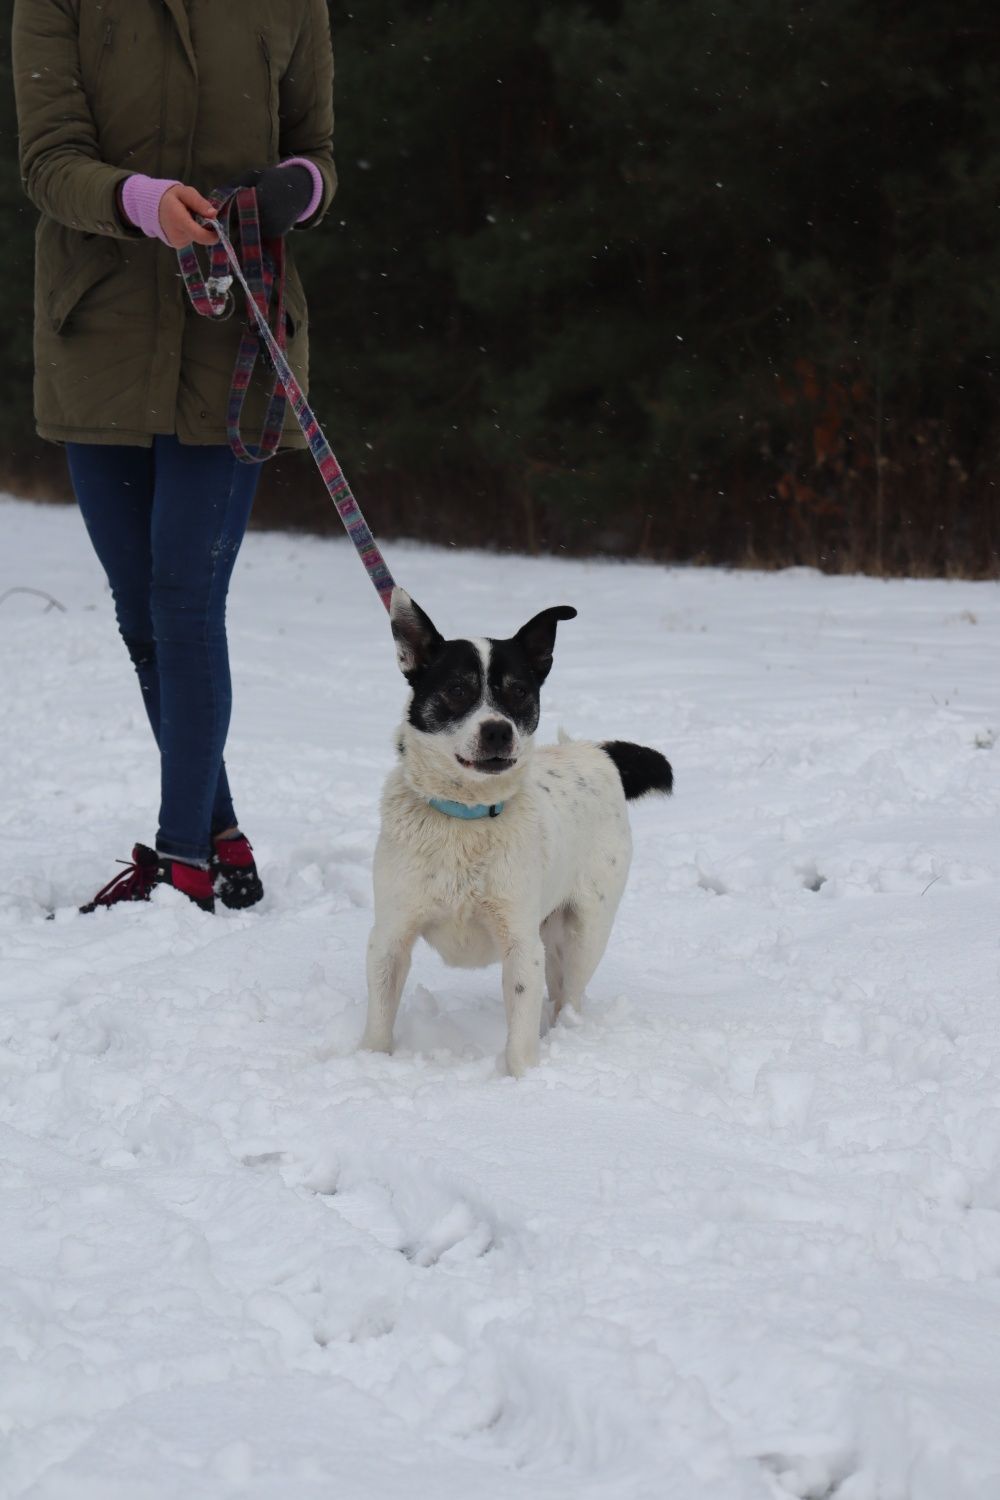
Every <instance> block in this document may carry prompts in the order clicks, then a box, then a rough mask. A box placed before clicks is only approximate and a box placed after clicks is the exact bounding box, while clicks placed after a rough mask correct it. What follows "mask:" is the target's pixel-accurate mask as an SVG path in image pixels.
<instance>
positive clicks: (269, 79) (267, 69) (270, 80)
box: [257, 31, 275, 152]
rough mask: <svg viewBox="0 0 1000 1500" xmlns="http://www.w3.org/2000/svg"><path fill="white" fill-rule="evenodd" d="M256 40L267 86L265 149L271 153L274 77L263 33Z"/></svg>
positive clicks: (273, 145)
mask: <svg viewBox="0 0 1000 1500" xmlns="http://www.w3.org/2000/svg"><path fill="white" fill-rule="evenodd" d="M257 40H258V42H259V43H260V50H261V55H262V56H263V58H264V81H265V83H266V84H267V96H266V98H265V100H264V108H265V109H266V110H267V147H268V150H269V151H272V152H273V151H274V149H275V142H274V116H273V114H272V112H271V93H272V90H273V88H274V75H273V70H272V67H271V47H270V43H269V42H268V40H267V37H266V35H265V34H264V32H263V31H259V32H258V33H257Z"/></svg>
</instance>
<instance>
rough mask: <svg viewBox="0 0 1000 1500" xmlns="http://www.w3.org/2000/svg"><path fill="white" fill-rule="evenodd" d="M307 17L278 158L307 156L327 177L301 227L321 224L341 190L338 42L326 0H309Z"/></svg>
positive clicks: (285, 96) (284, 95)
mask: <svg viewBox="0 0 1000 1500" xmlns="http://www.w3.org/2000/svg"><path fill="white" fill-rule="evenodd" d="M305 9H306V15H305V18H304V20H303V23H302V30H301V32H300V33H299V38H298V41H297V42H296V44H295V50H294V51H293V53H292V56H291V58H290V60H289V63H288V68H287V70H286V72H285V76H284V77H283V78H282V80H281V85H280V105H279V108H280V140H279V143H278V150H279V157H280V159H281V160H282V161H284V160H287V158H288V157H290V156H304V157H307V158H308V160H309V161H311V162H312V163H313V164H314V165H315V166H316V167H317V168H318V170H319V172H320V175H321V176H322V178H323V196H322V198H321V199H320V202H319V207H318V208H317V210H316V212H315V213H314V214H313V216H312V218H311V219H308V220H307V221H306V222H305V224H300V225H299V226H298V227H299V228H300V229H309V228H311V227H312V225H313V224H318V223H319V221H320V219H322V217H323V215H324V214H325V213H326V211H327V209H328V208H329V207H330V200H331V199H332V198H333V195H334V193H335V192H336V190H337V171H336V168H335V167H334V164H333V44H332V42H331V40H330V13H329V11H328V9H327V0H306V6H305Z"/></svg>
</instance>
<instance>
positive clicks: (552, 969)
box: [541, 907, 566, 1016]
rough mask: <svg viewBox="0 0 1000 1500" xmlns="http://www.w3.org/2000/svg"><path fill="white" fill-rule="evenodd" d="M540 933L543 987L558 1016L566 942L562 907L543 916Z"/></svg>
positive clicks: (561, 1002) (560, 1008)
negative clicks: (543, 966) (542, 949)
mask: <svg viewBox="0 0 1000 1500" xmlns="http://www.w3.org/2000/svg"><path fill="white" fill-rule="evenodd" d="M541 935H542V942H543V943H544V945H545V988H546V989H547V990H548V992H549V999H550V1000H551V1001H552V1014H553V1016H558V1014H559V1012H560V1011H561V1010H562V1006H563V953H564V951H565V944H566V926H565V923H564V921H563V909H562V907H557V908H556V910H555V911H554V912H552V913H551V914H550V915H549V916H547V917H546V918H545V921H544V922H543V923H542V929H541Z"/></svg>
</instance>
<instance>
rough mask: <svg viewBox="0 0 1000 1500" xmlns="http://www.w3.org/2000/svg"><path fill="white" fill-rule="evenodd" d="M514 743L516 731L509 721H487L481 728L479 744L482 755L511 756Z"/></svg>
mask: <svg viewBox="0 0 1000 1500" xmlns="http://www.w3.org/2000/svg"><path fill="white" fill-rule="evenodd" d="M513 743H514V729H513V726H512V725H511V724H510V723H509V722H508V720H507V719H486V720H485V721H484V722H483V723H482V724H480V726H479V744H480V747H481V753H482V754H483V755H484V756H489V755H501V756H503V755H509V754H510V750H511V746H512V745H513Z"/></svg>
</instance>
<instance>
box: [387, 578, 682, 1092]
mask: <svg viewBox="0 0 1000 1500" xmlns="http://www.w3.org/2000/svg"><path fill="white" fill-rule="evenodd" d="M575 615H576V610H575V609H573V608H572V607H571V606H570V605H565V604H564V605H557V606H555V607H554V608H551V609H545V610H543V611H542V612H541V614H537V615H535V617H534V618H533V619H531V620H529V621H528V623H527V624H526V625H522V627H521V629H520V630H519V631H518V632H517V633H516V635H514V636H512V637H511V638H510V639H508V640H485V639H476V640H451V641H446V640H444V639H443V638H442V636H441V635H440V634H439V632H438V631H437V629H436V628H435V626H434V625H433V624H432V622H431V620H430V619H429V618H428V617H427V615H426V614H425V613H424V611H423V610H422V609H421V608H420V606H419V605H418V604H416V603H415V602H414V601H413V600H412V599H411V598H410V596H409V595H408V594H407V593H405V592H404V591H403V590H402V589H400V588H396V589H395V590H394V591H393V594H392V598H391V601H390V619H391V624H392V633H393V637H394V639H395V643H396V654H397V659H398V662H399V667H400V670H401V671H402V673H403V676H404V677H405V678H406V681H407V682H408V684H409V686H410V690H411V691H410V697H409V701H408V704H407V710H406V717H405V719H404V722H403V724H402V725H401V727H400V729H399V732H398V736H397V742H396V743H397V749H398V752H399V761H398V764H397V765H396V766H395V768H394V769H393V770H392V772H391V773H390V775H389V777H388V779H387V781H386V784H385V789H384V792H383V796H382V823H381V831H380V834H379V838H378V843H377V846H376V850H375V861H374V886H375V922H374V927H373V929H372V933H371V937H370V940H369V943H368V961H367V970H368V1019H367V1024H366V1027H365V1033H364V1037H363V1039H362V1043H361V1045H362V1046H363V1047H364V1048H367V1049H369V1050H371V1051H375V1052H391V1050H392V1033H393V1026H394V1024H395V1020H396V1013H397V1011H398V1009H399V1001H400V996H401V995H402V991H403V985H404V983H405V981H406V976H407V974H408V972H409V967H410V955H411V952H412V949H413V945H414V943H415V942H416V940H417V938H418V937H423V938H424V939H425V940H426V941H427V942H428V943H430V945H431V947H433V948H435V949H436V950H437V952H438V953H440V955H441V957H442V958H443V959H444V961H445V963H447V964H452V965H456V966H458V967H461V968H481V967H484V966H486V965H487V964H492V963H497V962H499V963H500V964H502V966H503V970H502V972H503V998H504V1005H505V1008H506V1012H507V1046H506V1053H505V1057H506V1065H507V1070H508V1072H509V1073H510V1074H511V1075H513V1077H515V1078H519V1077H521V1076H522V1074H524V1073H525V1072H526V1071H527V1069H529V1068H531V1067H533V1066H534V1065H535V1064H536V1063H537V1061H538V1043H539V1032H540V1028H541V1019H542V1005H543V998H544V989H545V987H546V986H547V988H548V994H549V998H550V1000H551V1002H552V1007H553V1010H554V1012H555V1015H556V1016H558V1014H559V1012H560V1010H561V1009H562V1007H563V1006H564V1005H565V1006H570V1007H572V1008H573V1009H574V1010H579V1009H580V1006H581V1003H582V1000H583V993H584V990H585V988H586V986H587V984H588V982H589V980H590V978H591V976H592V975H593V973H594V970H595V969H596V968H597V965H598V963H599V962H600V960H601V957H602V955H603V953H604V950H605V948H606V946H607V942H608V938H609V936H610V933H611V927H612V924H613V922H614V919H615V913H616V911H617V909H618V903H619V901H620V900H621V897H622V892H623V891H624V889H625V882H626V879H627V877H628V871H629V865H630V863H631V858H632V839H631V833H630V829H629V822H628V814H627V812H626V807H625V803H626V799H631V798H635V797H641V796H642V795H643V794H644V793H646V792H664V793H669V792H671V791H672V789H673V772H672V771H671V768H670V765H669V764H668V762H667V761H666V759H665V758H664V757H663V756H662V755H661V754H660V753H659V751H658V750H651V749H647V748H646V747H644V746H641V745H631V744H627V743H624V742H622V741H612V742H609V743H607V744H600V745H599V744H595V743H588V742H584V741H569V740H566V739H565V738H564V739H562V741H561V743H559V744H557V745H545V746H541V747H539V748H537V749H536V748H535V746H534V743H533V735H534V732H535V730H536V728H537V727H538V717H539V694H540V690H541V687H542V684H543V683H544V681H545V679H546V677H547V676H548V675H549V671H550V669H551V666H552V653H553V650H554V648H555V638H556V627H557V625H558V623H559V622H560V621H562V620H571V619H573V618H574V617H575Z"/></svg>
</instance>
